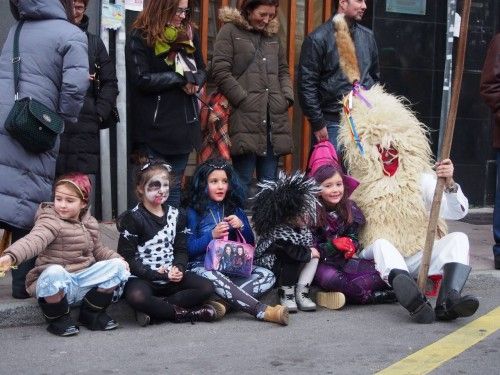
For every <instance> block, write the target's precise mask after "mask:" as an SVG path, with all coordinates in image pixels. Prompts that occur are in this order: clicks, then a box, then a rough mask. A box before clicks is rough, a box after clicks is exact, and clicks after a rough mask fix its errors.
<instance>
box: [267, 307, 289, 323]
mask: <svg viewBox="0 0 500 375" xmlns="http://www.w3.org/2000/svg"><path fill="white" fill-rule="evenodd" d="M264 320H265V321H266V322H272V323H278V324H281V325H284V326H286V325H288V308H287V307H286V306H281V305H276V306H267V307H266V309H265V310H264Z"/></svg>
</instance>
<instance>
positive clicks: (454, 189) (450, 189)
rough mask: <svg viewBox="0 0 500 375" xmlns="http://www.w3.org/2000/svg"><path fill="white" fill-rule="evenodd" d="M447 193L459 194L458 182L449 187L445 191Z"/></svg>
mask: <svg viewBox="0 0 500 375" xmlns="http://www.w3.org/2000/svg"><path fill="white" fill-rule="evenodd" d="M444 191H445V193H448V194H449V193H457V192H458V184H457V183H456V182H454V183H453V185H452V186H451V187H447V188H445V189H444Z"/></svg>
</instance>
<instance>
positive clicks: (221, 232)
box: [212, 221, 230, 238]
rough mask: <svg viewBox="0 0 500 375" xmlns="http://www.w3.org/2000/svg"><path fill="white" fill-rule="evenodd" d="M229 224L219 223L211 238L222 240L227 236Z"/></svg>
mask: <svg viewBox="0 0 500 375" xmlns="http://www.w3.org/2000/svg"><path fill="white" fill-rule="evenodd" d="M229 228H230V227H229V223H228V222H226V221H221V222H220V223H219V224H217V225H216V226H215V228H214V229H213V230H212V238H222V237H225V236H227V235H228V233H229Z"/></svg>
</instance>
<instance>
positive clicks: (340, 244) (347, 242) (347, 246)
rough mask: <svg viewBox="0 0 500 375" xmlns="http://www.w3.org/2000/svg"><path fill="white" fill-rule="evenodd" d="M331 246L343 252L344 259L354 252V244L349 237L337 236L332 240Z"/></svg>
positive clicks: (351, 255) (350, 256)
mask: <svg viewBox="0 0 500 375" xmlns="http://www.w3.org/2000/svg"><path fill="white" fill-rule="evenodd" d="M332 244H333V246H335V247H336V248H337V250H338V251H341V252H343V253H344V258H345V259H350V258H352V257H353V256H354V254H356V246H355V245H354V241H353V240H352V238H350V237H338V238H334V239H333V240H332Z"/></svg>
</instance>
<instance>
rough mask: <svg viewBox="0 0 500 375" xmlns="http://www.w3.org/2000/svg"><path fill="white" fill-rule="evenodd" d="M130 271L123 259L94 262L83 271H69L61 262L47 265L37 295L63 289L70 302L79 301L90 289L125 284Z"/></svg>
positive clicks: (38, 281)
mask: <svg viewBox="0 0 500 375" xmlns="http://www.w3.org/2000/svg"><path fill="white" fill-rule="evenodd" d="M129 276H130V272H129V271H127V270H126V269H125V264H124V263H123V261H122V260H121V259H108V260H103V261H101V262H97V263H94V264H93V265H92V266H90V267H88V268H85V269H83V270H81V271H78V272H74V273H69V272H68V271H66V270H65V269H64V267H63V266H61V265H59V264H53V265H51V266H49V267H47V268H46V269H45V270H44V271H43V272H42V274H41V275H40V277H39V278H38V280H37V282H36V297H37V298H44V297H50V296H53V295H55V294H57V293H59V291H61V290H62V291H63V292H64V294H65V296H66V298H67V300H68V303H69V304H73V303H76V302H79V301H81V300H82V299H83V297H85V294H87V292H89V291H90V289H92V288H95V287H98V288H103V289H110V288H113V287H116V286H119V285H121V284H125V282H126V281H127V280H128V278H129Z"/></svg>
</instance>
